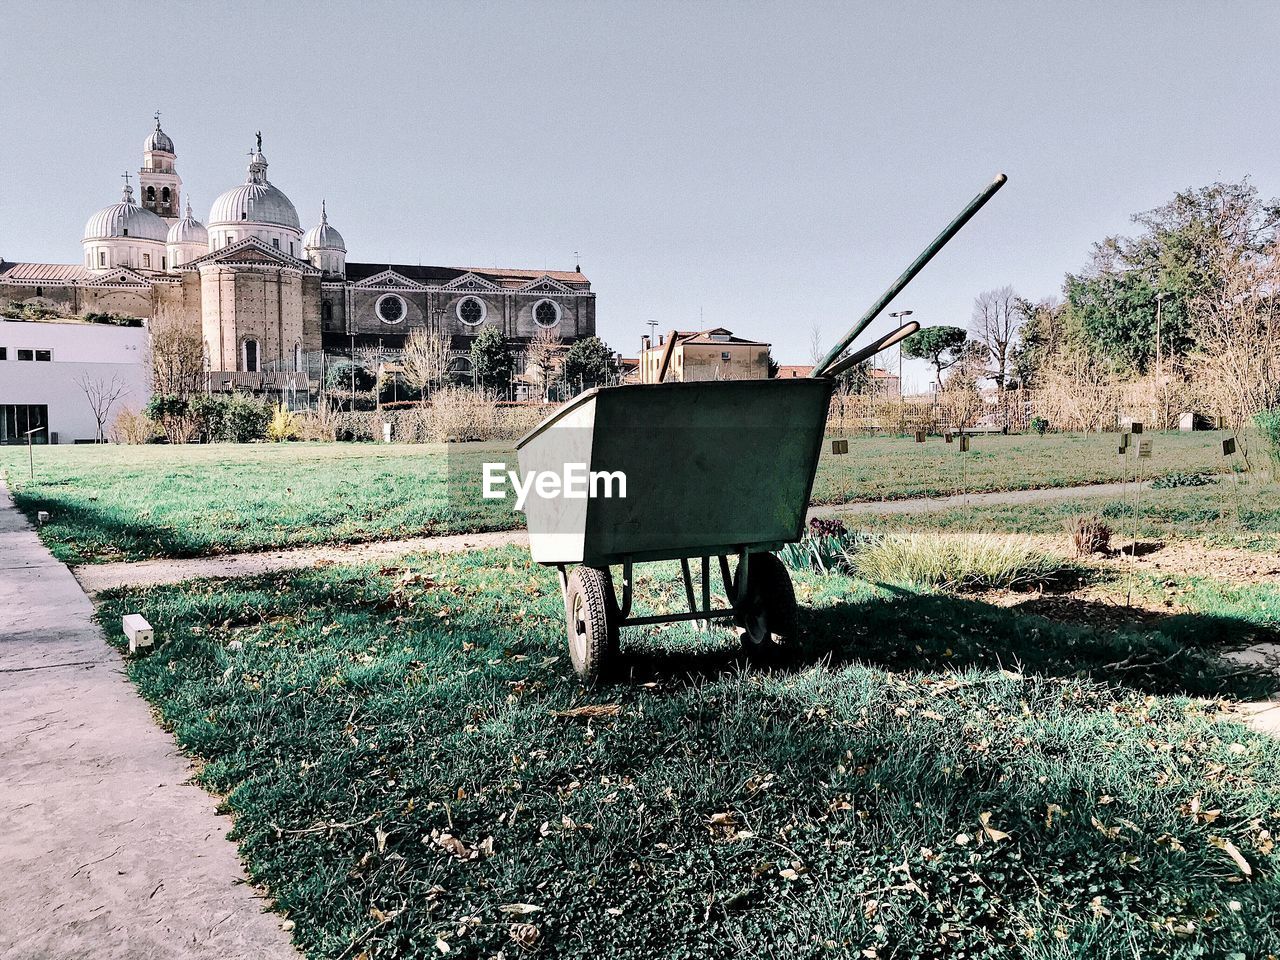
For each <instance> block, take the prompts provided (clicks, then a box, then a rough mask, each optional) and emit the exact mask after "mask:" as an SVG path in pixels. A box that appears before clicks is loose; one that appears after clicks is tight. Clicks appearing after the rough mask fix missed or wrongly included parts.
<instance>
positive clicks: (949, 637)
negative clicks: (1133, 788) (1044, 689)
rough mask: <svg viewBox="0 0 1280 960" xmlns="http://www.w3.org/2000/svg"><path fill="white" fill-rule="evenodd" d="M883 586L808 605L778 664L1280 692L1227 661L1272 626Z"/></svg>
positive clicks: (639, 670) (721, 655)
mask: <svg viewBox="0 0 1280 960" xmlns="http://www.w3.org/2000/svg"><path fill="white" fill-rule="evenodd" d="M883 589H885V590H887V591H888V595H887V596H878V597H875V598H872V599H869V600H866V601H864V602H860V603H856V604H841V605H837V606H834V607H825V608H819V609H808V608H802V609H801V614H800V633H801V637H800V640H799V642H798V643H797V645H796V649H795V652H794V653H793V654H790V655H787V656H785V657H781V658H778V659H777V660H775V661H773V662H772V663H771V664H769V665H770V666H772V667H773V668H774V669H777V670H782V671H792V670H799V669H803V668H805V667H807V666H810V665H812V664H815V663H819V662H823V661H827V662H830V663H832V664H833V665H837V666H838V665H840V664H844V663H851V662H858V663H863V664H866V665H868V666H873V667H881V668H885V669H888V670H894V671H903V672H909V671H917V670H919V671H936V670H961V669H964V668H967V667H981V668H988V669H1005V670H1012V671H1017V672H1021V673H1030V674H1039V675H1042V676H1052V677H1079V678H1088V679H1091V680H1095V681H1098V682H1101V683H1106V684H1111V685H1115V686H1120V687H1127V688H1129V689H1132V690H1137V691H1140V692H1143V693H1158V694H1186V695H1190V696H1199V697H1219V696H1221V697H1230V698H1233V699H1239V700H1256V699H1262V698H1265V697H1267V696H1270V695H1271V694H1272V693H1274V692H1276V691H1277V690H1280V676H1277V675H1276V674H1274V673H1271V672H1269V671H1267V670H1265V669H1259V668H1256V667H1248V666H1241V665H1240V664H1239V663H1232V662H1230V661H1228V660H1225V659H1224V658H1223V657H1222V654H1223V653H1224V652H1226V651H1228V650H1233V649H1238V648H1240V647H1243V646H1246V645H1248V644H1250V643H1256V642H1258V640H1259V637H1260V635H1261V634H1266V633H1269V631H1266V630H1264V629H1263V628H1260V627H1259V626H1258V625H1257V624H1255V623H1250V622H1248V621H1245V620H1239V619H1236V618H1233V617H1221V616H1202V615H1196V614H1177V615H1171V616H1168V617H1164V618H1161V619H1158V620H1154V621H1152V622H1145V623H1144V622H1140V621H1137V622H1135V621H1132V620H1131V621H1129V622H1119V623H1117V622H1115V616H1114V608H1113V607H1112V605H1109V604H1094V603H1090V602H1088V601H1075V604H1076V610H1077V613H1078V616H1079V621H1080V622H1062V609H1061V607H1059V609H1058V611H1056V613H1055V616H1054V617H1053V618H1049V617H1045V616H1040V615H1037V614H1036V613H1035V610H1034V606H1032V607H1031V609H1023V608H1021V607H1001V606H995V605H993V604H989V603H984V602H982V601H979V600H972V599H967V598H962V597H956V596H950V595H942V594H919V593H915V592H912V591H909V590H903V589H899V588H893V587H885V588H883ZM1036 602H1038V601H1028V605H1033V604H1034V603H1036ZM1053 602H1056V603H1058V604H1061V603H1063V602H1064V601H1063V599H1062V598H1054V601H1053ZM1092 607H1097V608H1107V609H1106V610H1105V611H1102V610H1093V609H1090V608H1092ZM1131 612H1132V611H1131ZM1103 613H1105V615H1106V617H1107V618H1109V620H1108V619H1104V618H1103ZM624 638H625V634H624ZM744 663H745V658H744V656H743V655H742V654H741V653H740V652H739V651H737V650H736V649H730V648H728V647H727V646H726V647H724V648H722V649H717V650H713V651H707V652H697V653H682V652H664V651H663V650H661V649H660V648H659V649H656V650H655V649H652V648H650V649H647V650H642V651H631V650H628V651H626V653H625V654H624V657H623V660H622V664H621V673H622V675H623V676H626V677H628V678H630V679H632V680H635V681H640V682H643V681H646V680H657V679H660V678H664V677H665V678H670V677H673V676H684V677H691V678H697V677H706V676H708V675H715V674H719V673H723V672H725V671H729V670H733V669H738V668H740V667H741V666H742V665H743V664H744Z"/></svg>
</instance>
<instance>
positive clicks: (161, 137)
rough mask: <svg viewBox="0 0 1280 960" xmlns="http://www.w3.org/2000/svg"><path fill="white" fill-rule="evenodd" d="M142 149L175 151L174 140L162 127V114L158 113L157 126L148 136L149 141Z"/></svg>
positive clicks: (165, 151) (164, 151) (162, 151)
mask: <svg viewBox="0 0 1280 960" xmlns="http://www.w3.org/2000/svg"><path fill="white" fill-rule="evenodd" d="M142 149H143V150H145V151H147V152H148V153H149V152H151V151H153V150H156V151H160V152H161V153H173V141H172V140H170V139H169V135H168V134H167V133H165V132H164V131H163V130H161V129H160V114H158V113H157V114H156V128H155V129H154V130H152V131H151V136H149V137H147V142H146V143H144V144H143V145H142Z"/></svg>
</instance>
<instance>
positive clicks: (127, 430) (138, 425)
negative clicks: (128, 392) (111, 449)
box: [111, 407, 161, 443]
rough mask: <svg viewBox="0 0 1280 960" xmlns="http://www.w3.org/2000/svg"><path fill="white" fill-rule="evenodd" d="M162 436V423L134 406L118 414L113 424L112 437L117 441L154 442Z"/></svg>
mask: <svg viewBox="0 0 1280 960" xmlns="http://www.w3.org/2000/svg"><path fill="white" fill-rule="evenodd" d="M160 436H161V431H160V425H159V424H158V423H156V422H155V421H154V420H152V419H151V418H150V417H148V416H147V415H146V414H145V413H138V411H136V410H134V409H133V408H132V407H125V408H124V409H123V410H121V411H120V412H119V413H118V414H116V419H115V422H114V423H112V425H111V439H112V441H114V442H115V443H154V442H155V441H156V440H158V439H160Z"/></svg>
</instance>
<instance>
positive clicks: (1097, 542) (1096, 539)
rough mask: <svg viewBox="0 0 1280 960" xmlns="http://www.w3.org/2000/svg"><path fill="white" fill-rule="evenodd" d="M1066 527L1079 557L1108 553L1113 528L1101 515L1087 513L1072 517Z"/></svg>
mask: <svg viewBox="0 0 1280 960" xmlns="http://www.w3.org/2000/svg"><path fill="white" fill-rule="evenodd" d="M1066 526H1067V535H1068V536H1069V537H1070V538H1071V546H1072V549H1074V550H1075V555H1076V556H1077V557H1089V556H1092V555H1093V554H1095V553H1106V552H1107V550H1108V549H1109V548H1110V546H1111V528H1110V527H1109V526H1107V524H1106V521H1105V520H1103V519H1102V517H1101V516H1100V515H1099V514H1096V513H1086V514H1081V515H1080V516H1078V517H1072V518H1071V519H1070V520H1068V521H1067V523H1066Z"/></svg>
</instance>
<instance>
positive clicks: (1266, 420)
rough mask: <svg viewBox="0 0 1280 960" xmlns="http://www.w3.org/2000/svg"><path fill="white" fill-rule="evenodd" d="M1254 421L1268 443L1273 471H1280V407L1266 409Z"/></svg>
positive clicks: (1268, 454)
mask: <svg viewBox="0 0 1280 960" xmlns="http://www.w3.org/2000/svg"><path fill="white" fill-rule="evenodd" d="M1253 422H1254V425H1255V426H1257V428H1258V432H1259V433H1260V434H1262V440H1263V442H1264V443H1265V444H1266V445H1267V456H1268V457H1270V458H1271V470H1272V472H1273V473H1280V407H1275V408H1273V409H1271V410H1264V411H1263V412H1262V413H1259V414H1257V415H1256V416H1255V417H1254V418H1253Z"/></svg>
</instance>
